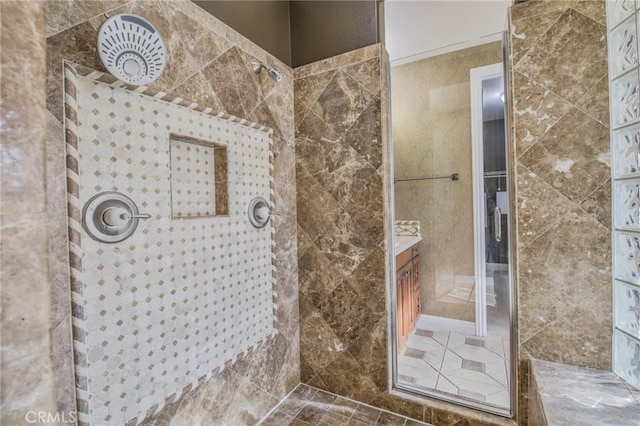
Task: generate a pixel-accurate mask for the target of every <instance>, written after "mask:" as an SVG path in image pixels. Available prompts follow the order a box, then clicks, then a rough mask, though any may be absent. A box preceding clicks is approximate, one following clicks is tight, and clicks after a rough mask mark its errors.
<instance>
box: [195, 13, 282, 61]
mask: <svg viewBox="0 0 640 426" xmlns="http://www.w3.org/2000/svg"><path fill="white" fill-rule="evenodd" d="M194 3H195V4H197V5H198V6H200V7H201V8H203V9H204V10H206V11H207V12H209V13H210V14H212V15H213V16H215V17H216V18H218V19H220V20H221V21H222V22H224V23H225V24H227V25H229V26H230V27H231V28H233V29H234V30H236V31H238V32H239V33H240V34H242V35H243V36H245V37H247V38H248V39H249V40H252V41H253V42H254V43H257V44H258V45H259V46H260V47H262V48H263V49H265V50H266V51H267V52H269V53H271V54H272V55H274V56H275V57H276V58H278V59H280V60H281V61H283V62H284V63H286V64H287V65H289V66H290V65H291V31H290V24H289V22H290V20H289V1H282V0H266V1H265V0H260V1H251V0H249V1H247V0H243V1H211V0H204V1H194Z"/></svg>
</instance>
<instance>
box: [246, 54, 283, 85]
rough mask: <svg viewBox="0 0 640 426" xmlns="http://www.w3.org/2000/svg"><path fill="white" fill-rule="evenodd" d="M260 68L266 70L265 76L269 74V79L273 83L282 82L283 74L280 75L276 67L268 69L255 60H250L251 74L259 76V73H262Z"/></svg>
mask: <svg viewBox="0 0 640 426" xmlns="http://www.w3.org/2000/svg"><path fill="white" fill-rule="evenodd" d="M262 68H264V69H266V70H267V74H269V77H271V78H272V79H274V80H275V81H280V80H282V77H284V74H283V73H282V71H281V70H280V68H278V67H269V66H267V65H264V64H263V63H261V62H260V61H259V60H257V59H252V60H251V69H253V72H255V73H256V74H260V71H262Z"/></svg>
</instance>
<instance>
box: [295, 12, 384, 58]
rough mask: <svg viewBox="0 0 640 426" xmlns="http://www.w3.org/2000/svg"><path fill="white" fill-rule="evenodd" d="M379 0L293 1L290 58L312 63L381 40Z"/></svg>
mask: <svg viewBox="0 0 640 426" xmlns="http://www.w3.org/2000/svg"><path fill="white" fill-rule="evenodd" d="M379 3H380V1H379V0H346V1H345V0H342V1H326V0H323V1H317V0H315V1H314V0H312V1H309V0H302V1H290V2H289V5H290V6H289V7H290V15H291V62H292V66H293V67H299V66H301V65H305V64H309V63H311V62H315V61H320V60H322V59H326V58H330V57H333V56H336V55H340V54H342V53H345V52H349V51H352V50H354V49H359V48H362V47H365V46H369V45H371V44H374V43H379V42H380V41H381V37H382V33H383V32H384V31H383V30H382V29H381V28H380V23H382V22H383V21H384V20H380V19H379V13H380V10H381V9H382V7H379Z"/></svg>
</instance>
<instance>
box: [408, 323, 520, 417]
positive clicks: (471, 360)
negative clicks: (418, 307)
mask: <svg viewBox="0 0 640 426" xmlns="http://www.w3.org/2000/svg"><path fill="white" fill-rule="evenodd" d="M419 325H420V324H419ZM436 335H437V336H438V339H435V338H434V337H435V336H436ZM508 345H509V341H508V340H507V339H505V338H502V337H500V336H487V337H486V338H481V337H476V336H465V335H463V334H461V333H457V332H453V331H450V332H446V331H442V330H440V331H436V330H428V329H425V328H419V327H416V328H415V329H414V330H413V332H412V333H411V335H410V336H409V338H408V339H407V344H406V346H405V347H404V348H402V350H401V351H400V354H399V356H398V369H399V373H400V381H401V382H403V383H408V384H411V385H414V386H417V387H422V388H424V389H428V390H434V389H435V390H438V391H441V392H445V393H449V394H452V395H456V396H460V397H462V398H467V399H470V400H474V401H478V402H485V403H488V404H491V405H494V406H497V407H500V408H508V407H509V360H508V357H506V356H505V355H506V354H508V352H509V351H508V350H507V349H505V348H508Z"/></svg>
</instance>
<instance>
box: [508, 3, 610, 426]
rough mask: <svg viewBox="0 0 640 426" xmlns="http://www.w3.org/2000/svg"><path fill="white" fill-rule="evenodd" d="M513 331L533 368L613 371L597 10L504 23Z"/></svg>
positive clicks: (545, 13)
mask: <svg viewBox="0 0 640 426" xmlns="http://www.w3.org/2000/svg"><path fill="white" fill-rule="evenodd" d="M509 28H510V34H509V43H510V47H511V49H510V54H511V55H510V58H509V68H510V73H511V74H510V90H511V96H510V97H511V101H512V108H511V109H508V112H509V113H510V115H511V117H510V118H511V123H512V132H513V133H512V147H511V148H512V150H513V151H512V154H513V157H514V159H515V167H514V169H513V170H512V172H513V173H514V175H513V176H512V182H514V186H515V188H514V190H515V196H516V201H515V218H516V221H517V223H515V224H514V225H515V228H514V229H515V230H516V235H515V239H516V241H515V243H516V245H517V250H516V253H515V254H516V263H515V267H516V274H517V295H518V301H517V303H518V305H517V309H518V311H517V312H518V323H517V326H518V333H519V336H518V337H519V377H518V383H519V389H520V390H519V398H520V401H519V410H520V422H526V407H527V406H528V403H527V401H526V398H527V395H528V391H527V387H528V386H527V385H528V359H529V358H531V357H533V358H538V359H542V360H546V361H553V362H561V363H565V364H571V365H576V366H583V367H592V368H601V369H605V370H606V369H609V368H610V367H611V338H612V334H611V323H612V318H611V238H610V235H611V219H610V218H611V216H610V207H609V206H610V200H611V181H610V164H611V160H610V152H609V151H610V150H609V137H608V134H609V103H608V100H609V92H608V79H607V46H606V27H605V2H604V1H600V0H598V1H566V2H565V1H531V2H524V3H521V4H517V5H515V6H513V7H511V8H510V13H509Z"/></svg>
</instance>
